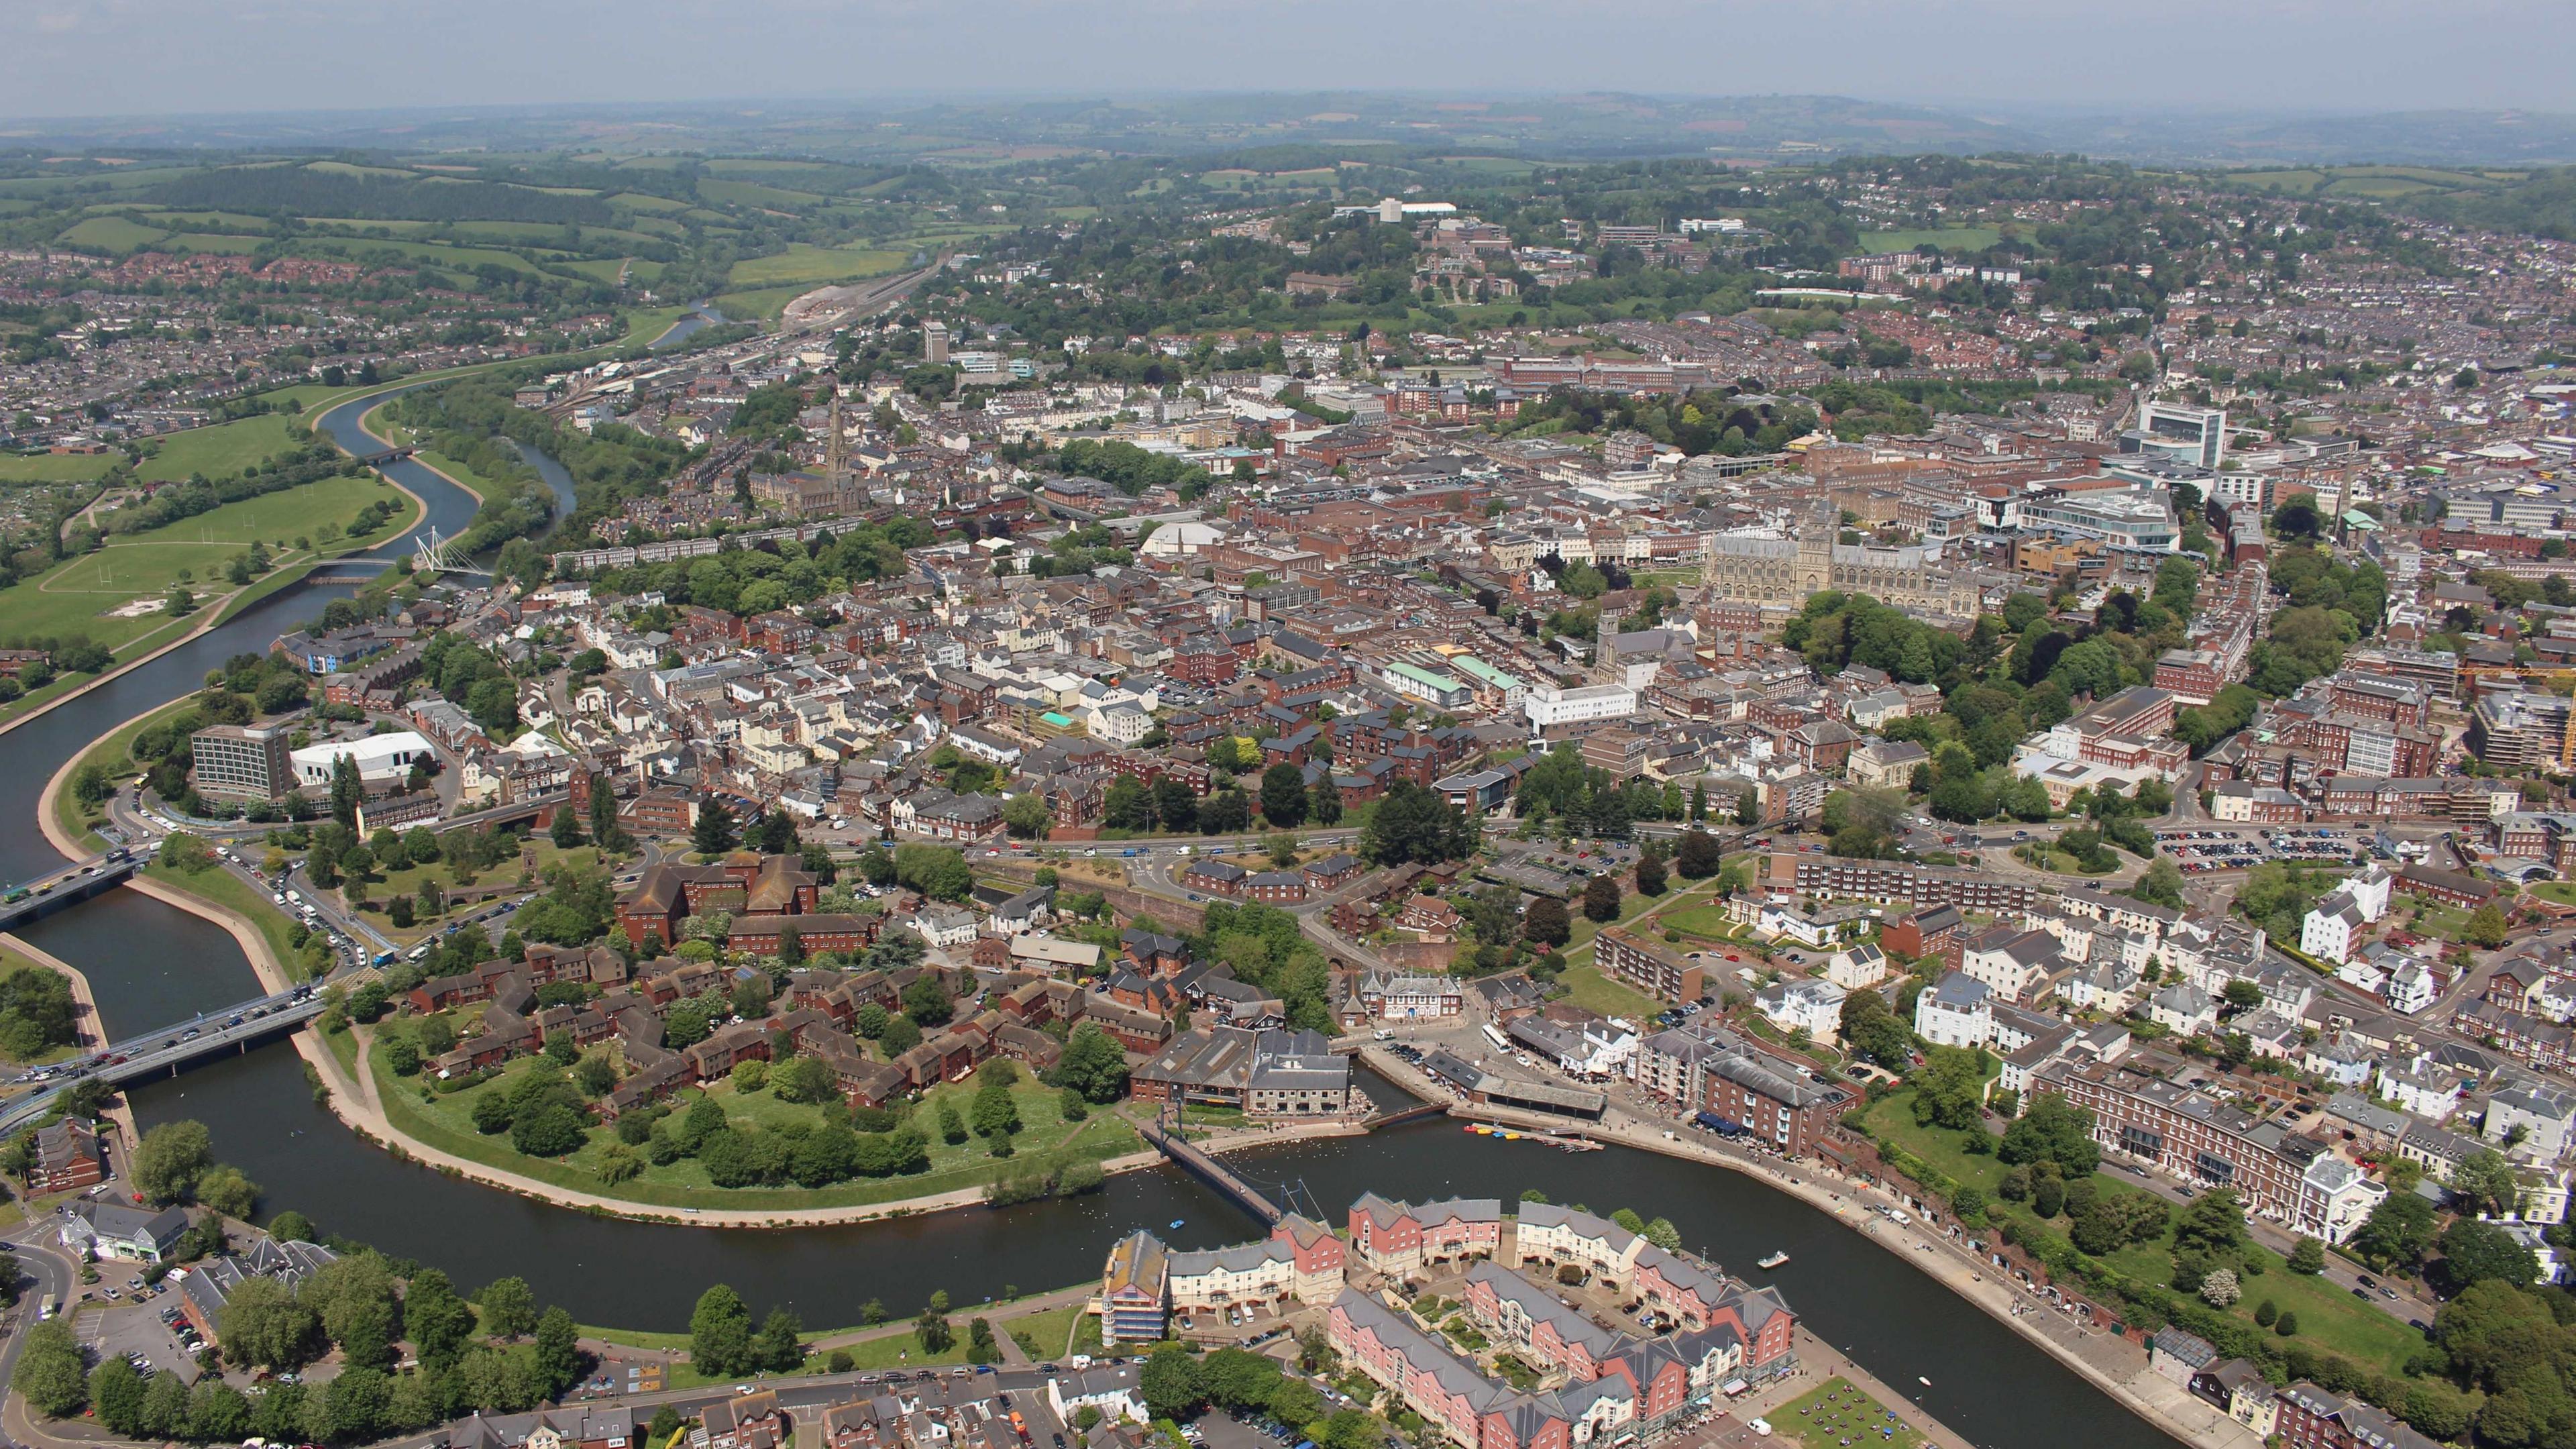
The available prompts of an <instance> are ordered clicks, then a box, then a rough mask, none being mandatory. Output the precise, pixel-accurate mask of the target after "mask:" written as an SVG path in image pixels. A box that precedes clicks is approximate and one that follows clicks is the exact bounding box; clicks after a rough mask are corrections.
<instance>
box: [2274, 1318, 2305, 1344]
mask: <svg viewBox="0 0 2576 1449" xmlns="http://www.w3.org/2000/svg"><path fill="white" fill-rule="evenodd" d="M2272 1331H2273V1332H2274V1333H2277V1334H2279V1335H2281V1336H2282V1337H2283V1338H2296V1337H2298V1334H2299V1315H2297V1314H2295V1313H2284V1314H2282V1315H2281V1316H2280V1317H2278V1318H2276V1319H2274V1320H2272Z"/></svg>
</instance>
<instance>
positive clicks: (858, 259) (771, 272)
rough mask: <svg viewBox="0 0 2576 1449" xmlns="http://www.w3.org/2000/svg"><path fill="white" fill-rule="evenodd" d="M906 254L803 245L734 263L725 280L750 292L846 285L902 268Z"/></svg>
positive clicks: (855, 248)
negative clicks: (791, 286) (790, 286)
mask: <svg viewBox="0 0 2576 1449" xmlns="http://www.w3.org/2000/svg"><path fill="white" fill-rule="evenodd" d="M904 255H905V254H904V253H902V252H896V251H877V250H872V249H870V248H866V247H832V248H829V249H826V248H823V247H815V246H807V245H805V244H804V243H802V242H799V243H797V244H796V245H794V246H791V247H789V248H788V249H787V250H785V251H783V252H780V253H779V254H778V255H776V256H771V257H753V258H751V259H750V260H749V261H741V262H736V263H734V264H733V273H732V275H731V276H730V277H728V278H727V279H726V280H727V281H729V282H730V283H732V285H734V286H736V287H739V288H743V289H745V290H750V289H754V288H760V287H778V286H785V285H788V284H790V283H805V284H808V285H814V286H819V285H821V284H823V283H825V282H846V281H850V280H853V279H855V278H858V277H874V276H879V275H882V274H883V273H886V272H891V271H893V270H895V269H896V268H897V267H900V266H902V265H903V259H904Z"/></svg>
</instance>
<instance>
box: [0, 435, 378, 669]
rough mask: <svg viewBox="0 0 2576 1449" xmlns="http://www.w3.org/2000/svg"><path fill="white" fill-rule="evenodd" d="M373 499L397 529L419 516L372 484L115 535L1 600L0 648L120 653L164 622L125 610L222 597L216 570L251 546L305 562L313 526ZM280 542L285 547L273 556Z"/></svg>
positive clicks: (355, 482)
mask: <svg viewBox="0 0 2576 1449" xmlns="http://www.w3.org/2000/svg"><path fill="white" fill-rule="evenodd" d="M379 498H392V499H393V500H394V501H395V502H396V503H397V504H402V505H404V507H403V512H402V513H401V514H400V515H399V518H400V520H401V523H400V524H399V525H398V526H402V527H407V526H409V520H410V518H411V517H412V515H413V514H415V513H417V512H418V509H417V508H416V507H413V506H410V505H409V503H408V500H407V499H405V498H404V497H403V495H402V494H401V493H399V492H397V491H395V490H394V489H393V488H392V487H391V486H390V485H387V484H385V483H382V482H380V481H378V480H377V479H376V478H374V477H366V478H325V479H323V480H322V481H320V482H318V483H307V484H305V485H303V486H302V487H299V488H290V489H287V490H285V491H284V492H280V493H271V494H268V495H266V496H264V497H260V498H249V499H244V500H243V501H241V502H239V503H227V504H225V505H224V506H223V507H221V508H218V509H215V510H214V511H212V512H210V513H201V514H199V515H197V516H196V517H194V518H185V519H181V520H180V521H178V522H177V523H172V524H168V525H165V526H163V527H160V528H155V529H149V530H146V531H144V532H142V533H134V534H120V535H117V536H116V537H115V538H114V539H113V541H111V542H110V543H109V544H108V545H107V546H106V547H105V548H102V549H100V550H99V551H97V552H96V553H92V554H84V555H82V556H81V557H79V558H75V559H67V560H65V561H64V562H63V563H61V564H59V565H56V566H55V567H54V569H53V570H52V571H50V572H48V573H46V574H45V575H43V576H42V577H40V578H37V579H34V580H31V581H29V582H25V583H21V584H19V585H18V586H17V587H15V588H12V589H9V590H7V591H6V592H0V638H14V637H44V636H48V635H50V636H54V637H57V638H68V637H72V636H75V635H83V634H85V635H87V636H89V638H91V639H92V640H94V641H96V642H98V643H100V644H104V645H106V646H108V647H109V648H111V649H122V648H123V647H124V646H126V645H128V644H132V643H135V642H136V641H139V640H141V639H143V638H144V637H145V636H146V635H150V634H154V633H156V632H158V631H159V630H160V629H161V628H162V627H163V626H164V625H167V624H169V623H171V622H172V621H171V620H170V619H169V618H168V617H167V616H165V615H163V614H162V613H160V612H159V611H157V610H153V611H148V612H134V613H121V612H120V611H121V610H122V609H123V607H124V606H128V605H136V604H139V603H144V602H148V601H151V600H156V599H159V598H161V597H163V596H164V595H166V594H168V593H169V591H170V589H171V587H172V586H173V585H175V584H184V585H186V587H187V588H188V589H189V590H190V592H192V593H194V594H196V595H197V596H198V598H199V599H200V600H201V601H205V600H210V599H212V598H214V597H216V596H220V595H223V594H226V593H229V592H231V591H232V587H233V586H232V585H231V584H230V583H229V582H227V581H226V580H225V578H224V570H225V569H226V567H227V566H229V565H230V564H231V562H232V560H233V558H234V556H235V555H237V554H239V553H241V552H243V551H244V550H245V549H247V548H249V547H250V545H251V543H252V541H253V540H257V541H259V542H261V543H264V544H266V545H267V546H268V549H269V553H270V556H271V558H272V559H273V560H275V561H276V562H277V563H278V564H279V565H280V566H285V565H292V564H295V563H298V562H304V561H308V560H309V559H310V558H311V557H312V555H311V552H310V550H309V549H307V550H298V549H296V548H295V547H294V541H295V540H296V539H297V538H299V537H300V538H305V539H307V540H311V541H312V542H313V543H316V544H322V543H325V542H326V541H325V540H321V539H318V538H316V537H315V535H316V533H317V531H318V530H319V528H320V526H321V525H322V524H324V523H329V524H331V525H332V526H333V527H334V529H343V528H346V527H347V525H348V524H349V522H350V521H351V520H352V519H354V518H356V517H357V514H358V510H359V509H361V508H364V507H365V506H366V505H367V504H369V503H372V502H374V501H376V500H377V499H379ZM393 527H394V526H389V527H388V532H390V531H392V528H393ZM280 540H284V541H285V545H286V546H285V547H283V548H281V547H279V541H280ZM345 543H346V540H345V539H341V538H338V537H336V536H335V537H334V538H332V539H330V540H328V541H327V544H328V545H329V546H335V547H336V546H343V545H345ZM183 574H184V575H186V577H184V578H183V577H182V575H183Z"/></svg>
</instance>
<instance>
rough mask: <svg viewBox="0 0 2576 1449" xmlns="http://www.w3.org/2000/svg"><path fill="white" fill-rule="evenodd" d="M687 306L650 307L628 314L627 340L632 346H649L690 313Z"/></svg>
mask: <svg viewBox="0 0 2576 1449" xmlns="http://www.w3.org/2000/svg"><path fill="white" fill-rule="evenodd" d="M691 310H692V309H690V308H687V307H649V308H644V309H640V310H638V311H634V312H629V313H627V314H626V342H627V345H629V346H632V347H642V346H647V345H649V344H651V343H652V342H654V341H655V340H657V339H659V338H660V337H661V335H662V334H663V333H665V332H668V331H670V330H671V328H672V327H674V326H675V325H677V324H678V322H679V320H680V319H681V318H683V317H686V316H688V315H689V313H690V311H691Z"/></svg>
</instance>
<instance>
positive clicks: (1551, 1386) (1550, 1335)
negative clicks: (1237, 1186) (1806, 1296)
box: [1328, 1194, 1796, 1449]
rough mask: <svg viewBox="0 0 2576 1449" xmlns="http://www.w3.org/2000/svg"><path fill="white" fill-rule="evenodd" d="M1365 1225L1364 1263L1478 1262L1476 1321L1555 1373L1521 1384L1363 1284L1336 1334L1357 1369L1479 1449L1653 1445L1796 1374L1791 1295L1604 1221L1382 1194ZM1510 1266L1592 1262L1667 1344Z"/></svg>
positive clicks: (1410, 1268) (1360, 1260)
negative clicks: (1760, 1386) (1533, 1384)
mask: <svg viewBox="0 0 2576 1449" xmlns="http://www.w3.org/2000/svg"><path fill="white" fill-rule="evenodd" d="M1350 1225H1351V1226H1350V1235H1351V1249H1352V1258H1353V1263H1354V1266H1355V1267H1361V1268H1366V1269H1369V1270H1371V1271H1374V1272H1376V1273H1379V1274H1384V1275H1389V1276H1402V1275H1404V1274H1408V1273H1411V1272H1415V1271H1419V1270H1420V1269H1422V1268H1425V1267H1428V1266H1431V1265H1434V1264H1439V1263H1450V1262H1460V1261H1468V1260H1474V1261H1472V1262H1471V1264H1470V1266H1469V1268H1468V1270H1467V1275H1466V1287H1465V1289H1464V1291H1463V1293H1462V1295H1461V1297H1462V1301H1463V1302H1464V1303H1465V1305H1466V1307H1467V1311H1468V1312H1469V1313H1470V1314H1471V1315H1473V1317H1474V1318H1475V1321H1476V1323H1477V1324H1478V1326H1479V1327H1480V1328H1481V1330H1482V1331H1483V1332H1484V1333H1485V1334H1486V1335H1487V1336H1488V1337H1489V1338H1491V1339H1492V1340H1493V1341H1494V1343H1495V1344H1496V1345H1497V1346H1498V1347H1500V1348H1503V1349H1507V1350H1509V1351H1510V1352H1512V1353H1514V1354H1515V1355H1516V1356H1518V1357H1520V1358H1521V1359H1522V1360H1523V1361H1524V1362H1526V1363H1528V1364H1530V1365H1531V1366H1533V1367H1536V1368H1538V1369H1539V1370H1540V1372H1541V1374H1542V1378H1541V1380H1540V1386H1539V1387H1538V1388H1537V1389H1535V1390H1533V1391H1524V1390H1520V1389H1515V1388H1513V1387H1511V1386H1509V1385H1508V1384H1506V1383H1504V1382H1502V1381H1501V1380H1499V1379H1497V1378H1495V1377H1492V1376H1491V1375H1489V1374H1488V1373H1487V1372H1486V1371H1485V1370H1484V1369H1483V1368H1482V1367H1480V1366H1479V1365H1478V1364H1477V1363H1475V1362H1474V1361H1472V1360H1471V1359H1469V1358H1467V1357H1464V1356H1462V1355H1460V1354H1459V1353H1458V1352H1457V1351H1456V1350H1454V1349H1453V1348H1451V1347H1450V1346H1449V1345H1448V1344H1447V1343H1445V1342H1443V1341H1441V1340H1440V1339H1438V1338H1435V1337H1434V1336H1432V1335H1431V1334H1430V1333H1428V1332H1426V1331H1425V1330H1424V1328H1423V1327H1422V1325H1421V1324H1420V1323H1419V1322H1418V1321H1417V1320H1416V1319H1414V1318H1413V1317H1412V1316H1411V1315H1410V1314H1409V1313H1407V1312H1405V1311H1404V1310H1402V1309H1399V1308H1397V1307H1395V1306H1393V1304H1392V1302H1390V1301H1388V1300H1386V1299H1382V1298H1380V1297H1378V1296H1373V1295H1372V1294H1371V1293H1368V1292H1364V1291H1361V1289H1359V1288H1357V1287H1354V1288H1350V1289H1347V1290H1345V1291H1344V1292H1343V1293H1342V1294H1341V1295H1340V1296H1339V1297H1337V1298H1335V1299H1334V1300H1333V1304H1332V1308H1331V1312H1330V1314H1329V1316H1328V1324H1329V1332H1330V1336H1331V1340H1332V1344H1333V1347H1334V1349H1335V1350H1336V1351H1337V1352H1339V1353H1340V1354H1341V1355H1342V1357H1343V1360H1344V1361H1345V1362H1347V1363H1349V1364H1351V1365H1352V1366H1354V1367H1356V1368H1358V1369H1359V1370H1360V1371H1361V1372H1362V1373H1364V1374H1366V1375H1368V1377H1369V1378H1370V1379H1371V1380H1373V1381H1375V1382H1376V1383H1378V1384H1379V1385H1381V1386H1383V1387H1384V1388H1385V1389H1386V1390H1387V1391H1388V1392H1389V1393H1391V1394H1392V1395H1394V1396H1395V1397H1396V1398H1397V1399H1398V1400H1399V1401H1401V1402H1402V1403H1403V1404H1404V1405H1405V1406H1406V1407H1407V1408H1410V1409H1412V1410H1413V1411H1414V1412H1415V1413H1418V1414H1420V1415H1421V1416H1422V1417H1423V1418H1424V1419H1426V1420H1427V1421H1429V1422H1430V1423H1432V1424H1434V1425H1436V1426H1438V1427H1439V1429H1440V1430H1441V1431H1442V1432H1443V1433H1444V1434H1446V1435H1447V1436H1448V1437H1449V1438H1450V1439H1451V1440H1453V1441H1454V1442H1456V1443H1458V1444H1460V1445H1464V1446H1467V1449H1571V1446H1575V1445H1587V1444H1596V1443H1598V1444H1611V1443H1632V1442H1639V1441H1646V1440H1652V1439H1654V1438H1656V1437H1658V1436H1660V1435H1662V1434H1665V1433H1667V1432H1669V1431H1671V1430H1672V1429H1674V1428H1676V1427H1678V1426H1680V1425H1681V1424H1683V1423H1684V1422H1685V1421H1686V1420H1688V1419H1689V1418H1690V1416H1691V1414H1692V1413H1693V1411H1694V1410H1697V1409H1700V1408H1704V1407H1705V1406H1706V1405H1707V1404H1708V1403H1709V1402H1710V1400H1711V1399H1712V1398H1713V1396H1715V1395H1716V1394H1718V1393H1719V1392H1721V1391H1724V1390H1726V1389H1727V1388H1729V1387H1730V1386H1731V1385H1733V1384H1735V1383H1736V1382H1737V1381H1738V1380H1750V1379H1755V1378H1761V1377H1766V1376H1769V1375H1771V1374H1776V1373H1780V1372H1785V1371H1786V1370H1788V1369H1789V1368H1790V1367H1792V1366H1793V1365H1794V1363H1795V1358H1794V1355H1793V1354H1792V1351H1791V1342H1792V1337H1793V1335H1794V1333H1795V1330H1796V1317H1795V1315H1793V1314H1792V1313H1791V1312H1790V1311H1789V1308H1788V1305H1787V1304H1785V1303H1784V1302H1782V1301H1781V1299H1780V1297H1779V1295H1778V1294H1776V1293H1774V1292H1772V1291H1770V1290H1768V1289H1748V1288H1746V1287H1745V1286H1743V1285H1741V1284H1737V1283H1734V1282H1731V1281H1729V1280H1728V1279H1726V1278H1724V1277H1723V1276H1721V1275H1720V1274H1718V1273H1716V1272H1715V1271H1713V1270H1711V1269H1708V1268H1706V1267H1704V1266H1702V1265H1700V1264H1698V1263H1696V1262H1695V1261H1693V1260H1691V1259H1688V1258H1686V1257H1685V1256H1683V1255H1681V1254H1678V1253H1672V1252H1668V1251H1666V1250H1664V1249H1661V1248H1658V1247H1656V1246H1654V1245H1653V1244H1651V1243H1648V1242H1646V1241H1645V1240H1644V1239H1642V1238H1640V1237H1638V1236H1637V1235H1635V1234H1633V1233H1630V1232H1627V1231H1626V1230H1625V1229H1623V1228H1620V1227H1619V1226H1618V1225H1617V1224H1615V1223H1612V1222H1610V1221H1609V1220H1607V1219H1605V1218H1600V1217H1596V1216H1594V1215H1593V1214H1591V1213H1588V1212H1582V1211H1578V1210H1575V1209H1570V1208H1559V1207H1552V1206H1549V1205H1546V1204H1541V1203H1525V1204H1522V1205H1521V1210H1520V1214H1519V1216H1518V1217H1517V1218H1516V1219H1506V1218H1505V1217H1504V1216H1503V1214H1502V1213H1501V1211H1500V1204H1499V1203H1497V1202H1495V1201H1494V1200H1492V1199H1460V1200H1456V1201H1451V1202H1444V1203H1429V1204H1424V1205H1422V1206H1420V1207H1415V1206H1412V1205H1408V1204H1404V1203H1397V1202H1390V1201H1388V1200H1386V1199H1384V1198H1380V1197H1378V1196H1376V1195H1375V1194H1370V1195H1368V1196H1365V1197H1362V1198H1361V1199H1360V1200H1359V1201H1358V1202H1356V1203H1354V1204H1352V1206H1351V1216H1350ZM1506 1239H1508V1245H1507V1244H1506ZM1506 1259H1508V1260H1509V1261H1512V1262H1516V1263H1518V1264H1519V1265H1520V1267H1521V1268H1522V1269H1524V1270H1529V1269H1545V1270H1548V1271H1550V1272H1551V1273H1552V1272H1553V1270H1554V1269H1556V1268H1557V1267H1559V1266H1562V1265H1573V1266H1577V1267H1579V1268H1581V1269H1582V1270H1583V1272H1584V1273H1585V1274H1586V1275H1587V1276H1589V1277H1592V1278H1594V1279H1596V1280H1597V1281H1598V1283H1599V1284H1600V1285H1601V1286H1602V1287H1605V1288H1609V1289H1612V1290H1615V1291H1617V1292H1619V1293H1621V1294H1623V1295H1626V1296H1628V1297H1629V1299H1630V1301H1631V1302H1634V1303H1637V1304H1639V1305H1640V1306H1641V1307H1642V1308H1644V1309H1645V1310H1646V1311H1648V1312H1650V1313H1651V1314H1653V1315H1655V1319H1656V1321H1660V1322H1666V1323H1670V1324H1671V1325H1672V1327H1671V1328H1670V1329H1669V1330H1668V1331H1666V1332H1663V1333H1660V1334H1656V1335H1653V1336H1645V1335H1639V1334H1632V1333H1629V1332H1626V1331H1624V1330H1622V1329H1619V1328H1614V1327H1610V1326H1608V1325H1607V1324H1606V1323H1604V1322H1603V1321H1601V1320H1598V1319H1595V1318H1593V1317H1590V1316H1587V1315H1586V1314H1584V1313H1583V1312H1582V1311H1580V1310H1578V1309H1576V1308H1574V1307H1572V1306H1570V1305H1569V1304H1568V1303H1567V1301H1566V1300H1564V1299H1563V1298H1561V1297H1560V1296H1559V1295H1558V1294H1557V1292H1556V1291H1554V1290H1552V1289H1551V1288H1549V1287H1548V1286H1546V1285H1545V1284H1544V1283H1542V1282H1541V1281H1539V1280H1538V1279H1537V1278H1534V1277H1531V1276H1525V1273H1524V1272H1522V1271H1515V1270H1514V1269H1513V1268H1509V1267H1506V1266H1504V1260H1506ZM1641 1321H1643V1320H1641Z"/></svg>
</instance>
